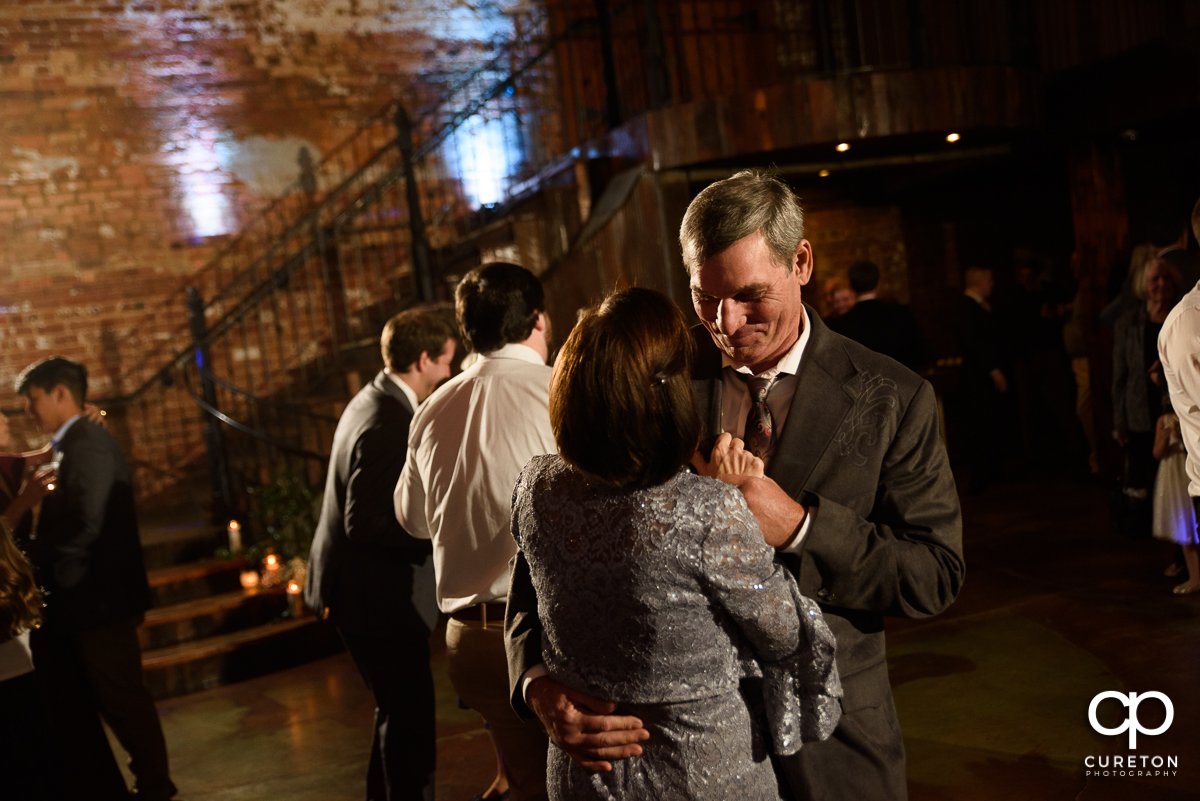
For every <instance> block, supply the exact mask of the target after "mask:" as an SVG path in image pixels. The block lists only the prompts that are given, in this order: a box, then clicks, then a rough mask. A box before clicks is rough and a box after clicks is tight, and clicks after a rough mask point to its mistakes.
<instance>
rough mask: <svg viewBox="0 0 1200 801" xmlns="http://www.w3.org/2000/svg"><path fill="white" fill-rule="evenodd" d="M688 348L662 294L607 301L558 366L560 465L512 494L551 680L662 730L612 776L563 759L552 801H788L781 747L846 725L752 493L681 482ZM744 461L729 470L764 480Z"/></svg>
mask: <svg viewBox="0 0 1200 801" xmlns="http://www.w3.org/2000/svg"><path fill="white" fill-rule="evenodd" d="M691 347H692V340H691V335H690V333H689V332H688V330H687V325H686V323H685V321H684V318H683V315H682V314H681V313H680V312H679V310H678V308H677V307H676V306H675V305H674V304H673V303H671V302H670V301H669V300H667V299H666V298H665V297H663V296H662V295H660V294H658V293H656V292H653V291H651V290H645V289H630V290H626V291H624V292H621V293H617V294H615V295H613V296H610V297H609V298H608V300H606V301H605V303H604V305H603V306H601V307H600V309H599V310H597V311H594V312H592V313H591V314H590V315H588V316H587V317H585V318H584V319H583V320H582V321H581V322H580V324H579V325H578V326H577V327H576V328H575V330H574V331H573V332H572V334H571V336H570V338H569V339H568V340H567V343H566V344H565V345H564V347H563V351H562V353H561V354H560V355H559V359H558V361H557V364H556V367H555V373H554V377H553V379H552V382H551V395H550V404H551V406H550V417H551V422H552V424H553V426H554V432H555V436H556V439H557V442H558V446H559V449H560V453H561V457H560V456H541V457H537V458H535V459H534V460H533V461H531V462H530V463H529V465H528V466H527V467H526V468H525V471H524V473H523V474H522V475H521V478H520V480H519V481H518V483H517V487H516V490H515V495H514V504H513V527H512V528H513V534H514V536H515V537H516V539H517V543H518V545H519V546H520V548H521V550H522V551H523V552H524V555H525V558H526V559H527V561H528V563H529V567H530V571H531V574H532V578H533V584H534V588H535V589H536V591H537V595H538V614H539V617H540V618H541V620H542V623H543V626H544V639H543V646H542V647H543V657H544V659H545V664H546V668H547V670H548V671H549V673H550V675H551V676H552V677H553V678H554V679H555V680H557V681H559V682H561V683H563V684H565V685H567V686H569V687H572V688H574V689H577V690H579V691H581V692H584V693H587V694H589V695H592V696H595V697H598V698H604V699H607V700H611V701H615V702H617V703H618V704H619V705H620V707H619V708H620V714H628V715H633V716H636V717H638V718H640V719H641V721H642V725H643V726H644V727H645V728H646V729H647V730H648V731H649V732H650V738H649V739H648V740H646V741H645V742H644V743H642V748H643V752H642V754H641V755H640V756H635V757H631V758H628V759H624V760H618V761H615V762H613V769H612V771H611V772H606V773H589V772H588V771H585V770H584V769H583V768H581V767H579V766H578V765H576V764H575V763H573V762H572V761H571V760H570V759H569V758H568V757H567V756H566V755H565V754H564V753H563V752H562V751H560V750H559V749H558V748H556V747H555V746H554V745H551V746H550V755H549V765H548V775H547V781H548V785H549V792H550V797H551V798H552V799H564V800H565V799H572V801H574V799H590V798H597V799H614V798H615V799H672V801H675V800H676V799H722V801H723V800H724V799H740V800H741V801H759V800H760V799H777V798H779V790H778V784H777V782H776V778H775V774H774V771H773V770H772V768H771V762H770V759H769V752H770V751H771V750H775V751H776V752H778V753H782V754H789V753H794V752H795V750H796V749H797V748H799V747H800V745H801V742H802V741H805V740H812V739H817V738H821V739H823V738H824V737H827V736H828V735H829V734H830V733H831V732H832V730H833V728H834V726H835V725H836V722H837V718H838V714H839V712H838V703H837V696H840V694H841V688H840V684H839V683H838V678H837V673H836V669H835V668H834V663H833V651H834V643H833V637H832V635H831V634H830V633H829V629H828V628H826V626H825V624H824V621H823V620H822V618H821V613H820V611H819V610H818V608H817V606H816V604H814V603H812V602H811V601H809V600H807V599H805V598H803V597H802V596H801V595H800V594H799V591H798V589H797V587H796V584H795V581H794V579H793V578H792V576H791V575H790V574H789V573H788V571H787V570H786V569H784V568H783V567H782V566H781V565H779V564H778V563H777V562H776V561H775V558H774V551H773V550H772V549H771V548H770V547H769V546H768V545H767V544H766V543H765V542H764V541H763V538H762V535H761V533H760V531H759V527H758V524H757V522H756V521H755V519H754V516H753V515H752V514H751V513H750V510H749V509H748V507H747V506H746V502H745V499H744V498H743V497H742V495H741V493H740V492H739V491H738V490H737V489H735V488H733V487H731V486H729V485H728V484H725V483H722V482H721V481H718V480H716V479H714V478H708V477H705V476H700V475H695V474H692V473H688V472H684V471H683V469H682V468H683V467H684V466H685V465H686V464H687V462H688V460H689V458H690V457H691V456H692V454H693V452H694V450H695V446H696V441H697V437H698V434H699V430H700V425H699V418H698V415H697V411H696V405H695V400H694V398H693V397H692V389H691V382H690V353H691ZM734 453H735V461H734V463H732V467H733V468H735V469H739V470H753V469H757V470H758V471H759V472H758V474H759V475H761V469H762V465H761V462H760V461H758V460H756V459H754V458H753V457H752V456H749V455H748V454H744V452H740V450H739V449H736V448H735V449H734ZM755 463H757V464H755ZM730 470H731V466H730V464H728V463H727V464H726V465H725V466H724V467H723V468H721V471H722V472H730ZM748 701H749V704H748ZM751 705H752V706H755V707H760V709H759V711H758V712H755V711H752V710H751V708H750V706H751Z"/></svg>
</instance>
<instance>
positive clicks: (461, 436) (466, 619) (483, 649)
mask: <svg viewBox="0 0 1200 801" xmlns="http://www.w3.org/2000/svg"><path fill="white" fill-rule="evenodd" d="M455 294H456V310H457V314H458V323H459V327H460V329H461V330H462V334H463V338H464V340H465V341H466V343H467V345H468V346H469V347H470V349H471V350H472V351H474V352H477V353H479V354H480V359H479V360H478V361H477V362H475V363H474V364H473V365H472V366H471V367H470V368H468V369H467V370H465V371H464V372H463V373H462V374H460V375H458V376H457V377H455V378H454V379H452V380H451V381H449V382H447V383H446V384H445V385H444V386H442V387H441V388H440V389H439V390H438V391H437V392H435V393H434V394H433V395H432V396H431V397H430V398H429V400H428V401H426V402H425V404H424V405H423V406H422V407H421V409H420V410H419V411H418V412H417V415H416V417H414V418H413V421H412V426H411V427H410V429H409V437H408V457H407V459H406V461H405V464H404V470H403V472H402V473H401V475H400V481H399V483H398V484H397V485H396V492H395V504H396V517H397V519H398V520H399V521H400V523H401V525H403V526H404V528H405V529H406V530H407V531H408V532H409V533H411V534H412V535H413V536H414V537H424V538H428V539H431V540H432V541H433V562H434V569H435V571H436V573H437V600H438V605H439V606H440V607H441V610H442V611H443V612H445V613H446V614H447V615H449V616H450V621H449V623H448V624H447V627H446V653H447V661H448V670H449V674H450V681H451V682H452V683H453V684H454V688H455V690H456V691H457V692H458V694H459V696H460V697H461V698H462V700H463V702H464V703H466V704H467V706H469V707H471V708H472V709H474V710H475V711H477V712H479V713H480V714H481V715H482V716H483V717H484V719H485V720H486V721H487V723H488V726H489V727H490V729H491V732H492V737H493V738H494V740H495V742H496V748H497V750H499V752H500V756H501V759H502V760H503V763H504V766H505V768H506V770H507V774H508V782H509V788H510V790H511V791H512V797H513V799H514V801H524V799H542V798H545V797H546V749H547V738H546V734H545V732H544V731H543V730H542V728H541V726H540V725H539V724H538V723H537V722H536V721H523V720H521V719H520V718H518V717H517V715H516V713H515V712H513V710H512V708H511V707H510V705H509V689H508V663H507V661H506V657H505V652H504V612H505V604H506V603H507V600H508V583H509V561H510V560H511V559H512V557H513V556H514V555H515V554H516V551H517V546H516V543H515V542H514V541H513V538H512V533H511V531H510V526H509V515H510V512H511V506H512V493H513V487H514V486H515V485H516V482H517V478H518V476H519V475H520V473H521V470H522V468H524V467H525V464H526V463H527V462H528V461H529V460H530V459H531V458H533V457H534V456H538V455H540V454H544V453H554V452H556V450H557V448H556V446H555V444H554V432H553V431H552V430H551V428H550V414H549V399H550V373H551V370H550V368H549V367H548V366H547V365H546V360H547V358H548V356H549V345H548V341H547V340H548V335H549V320H548V318H547V317H546V315H545V313H544V306H545V301H544V295H543V292H542V287H541V284H540V283H538V280H537V278H535V277H534V276H533V274H532V273H530V272H529V271H528V270H525V269H524V268H522V267H518V266H516V265H514V264H505V263H493V264H488V265H485V266H483V267H480V268H478V269H477V270H474V271H473V272H471V273H470V274H468V275H467V276H466V278H464V279H463V280H462V283H460V284H459V286H458V289H457V291H456V293H455Z"/></svg>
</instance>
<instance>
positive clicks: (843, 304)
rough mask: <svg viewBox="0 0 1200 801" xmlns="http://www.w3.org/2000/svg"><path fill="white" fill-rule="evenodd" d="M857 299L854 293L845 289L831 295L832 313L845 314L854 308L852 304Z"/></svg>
mask: <svg viewBox="0 0 1200 801" xmlns="http://www.w3.org/2000/svg"><path fill="white" fill-rule="evenodd" d="M856 300H857V298H855V297H854V291H853V290H851V289H847V288H845V287H843V288H841V289H839V290H838V291H837V292H834V293H833V304H832V308H833V313H834V314H838V315H841V314H845V313H846V312H848V311H850V310H851V309H853V308H854V303H855V301H856Z"/></svg>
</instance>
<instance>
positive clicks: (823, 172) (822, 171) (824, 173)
mask: <svg viewBox="0 0 1200 801" xmlns="http://www.w3.org/2000/svg"><path fill="white" fill-rule="evenodd" d="M817 175H819V176H821V177H822V178H828V177H829V170H821V171H820V172H819V173H817Z"/></svg>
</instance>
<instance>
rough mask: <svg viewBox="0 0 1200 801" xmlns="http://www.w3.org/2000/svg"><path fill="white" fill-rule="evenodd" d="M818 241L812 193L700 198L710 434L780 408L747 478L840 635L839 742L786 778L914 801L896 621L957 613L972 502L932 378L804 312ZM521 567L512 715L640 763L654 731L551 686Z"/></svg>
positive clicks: (688, 237)
mask: <svg viewBox="0 0 1200 801" xmlns="http://www.w3.org/2000/svg"><path fill="white" fill-rule="evenodd" d="M802 237H803V228H802V218H801V215H800V207H799V204H798V202H797V201H796V198H795V197H794V196H793V195H792V193H791V191H790V190H789V189H788V188H787V187H786V186H784V185H783V184H782V183H781V182H779V181H778V180H777V179H774V178H772V177H770V176H767V175H763V174H760V173H755V172H742V173H739V174H737V175H735V176H733V177H732V178H730V179H727V180H725V181H721V182H719V183H717V184H714V185H713V186H710V187H709V188H708V189H706V190H704V191H703V192H701V193H700V194H699V195H698V196H697V197H696V199H695V200H693V201H692V204H691V206H689V208H688V212H687V215H686V216H685V217H684V222H683V226H682V230H681V232H680V240H681V243H682V245H683V255H684V264H685V265H687V266H688V268H689V272H690V273H691V286H692V298H693V304H694V306H695V309H696V313H697V314H698V315H699V317H700V319H701V321H702V323H703V329H702V330H700V331H698V336H697V340H698V343H699V346H700V350H699V353H698V356H697V359H696V362H695V364H694V367H693V378H694V384H693V386H694V387H695V389H696V394H697V399H698V401H699V406H700V410H701V414H702V415H703V418H704V420H705V433H706V434H708V435H710V436H711V435H715V434H718V433H720V432H722V431H725V432H730V433H732V434H733V435H734V436H741V435H742V434H743V433H744V432H745V430H746V428H747V427H748V424H749V423H750V421H751V420H753V419H755V418H756V417H757V418H758V419H760V420H761V419H762V416H763V415H765V414H767V413H768V410H769V414H770V415H771V417H772V418H773V419H772V420H771V421H770V422H769V423H768V425H766V426H765V429H767V430H769V431H770V432H771V433H770V434H769V435H768V436H767V437H766V438H765V441H763V442H762V443H761V446H762V452H761V454H758V455H761V456H762V457H763V458H764V461H765V462H766V466H767V477H766V478H751V479H740V480H737V481H736V482H734V483H738V484H739V486H741V488H742V491H743V493H745V495H746V500H747V502H748V503H749V505H750V508H751V509H752V510H753V511H754V513H755V516H756V517H757V519H758V521H759V523H760V525H761V527H762V530H763V535H764V538H765V539H766V540H767V542H769V543H771V544H772V545H774V546H775V547H776V548H778V549H779V550H780V551H781V552H782V554H783V559H784V561H785V563H786V564H787V565H788V567H789V568H790V569H791V570H792V571H793V573H794V574H795V576H796V578H797V580H798V582H799V585H800V589H801V591H802V592H804V593H805V594H806V595H808V596H810V597H812V598H814V599H816V600H817V601H818V602H819V603H820V605H821V608H822V611H823V612H824V615H825V621H826V622H827V623H828V624H829V627H830V629H831V630H832V631H833V633H834V635H835V636H836V637H837V664H838V671H839V673H840V675H841V680H842V686H843V689H844V692H845V695H844V698H843V700H842V706H843V715H842V718H841V721H840V722H839V724H838V726H837V729H836V730H835V731H834V733H833V735H832V736H831V737H830V738H829V739H828V740H825V741H823V742H814V743H807V744H805V746H804V747H803V748H802V749H800V751H799V752H798V753H797V754H796V755H795V756H792V757H784V758H780V759H779V760H778V766H779V767H778V772H779V773H780V774H781V779H782V780H785V782H786V785H787V786H788V787H790V789H791V791H792V793H793V794H794V796H795V797H796V798H797V799H800V800H801V801H807V800H808V799H820V800H821V801H837V799H846V800H847V801H860V800H861V799H872V801H877V800H878V799H898V798H905V797H906V795H907V788H906V785H905V775H904V741H903V738H902V737H901V735H900V728H899V724H898V721H897V719H896V712H895V707H894V705H893V702H892V693H891V688H890V686H889V684H888V671H887V661H886V652H885V648H884V635H883V618H884V616H886V615H891V616H901V617H913V618H917V617H925V616H928V615H933V614H937V613H938V612H940V611H942V610H943V609H945V608H946V607H947V606H948V605H949V604H950V603H951V602H952V601H953V600H954V598H955V596H956V595H957V593H958V590H959V587H960V586H961V584H962V580H963V573H964V566H963V559H962V530H961V516H960V513H959V506H958V496H957V494H956V492H955V488H954V479H953V476H952V475H951V472H950V466H949V464H948V462H947V459H946V453H945V449H944V448H943V447H942V443H941V441H940V439H939V437H938V426H937V406H936V401H935V399H934V394H933V389H932V387H931V386H930V385H929V383H928V382H926V381H923V380H922V379H921V378H919V377H918V376H916V375H915V374H913V373H912V372H911V371H909V370H907V369H904V368H903V367H901V366H899V365H897V364H896V363H895V362H894V361H892V360H891V359H889V358H887V357H884V356H881V355H880V354H877V353H874V352H872V351H869V350H867V349H866V348H864V347H862V346H861V345H858V344H857V343H855V342H852V341H850V340H848V339H846V338H845V337H842V336H839V335H838V334H835V333H833V332H831V331H830V330H829V329H828V328H826V327H825V325H824V324H823V323H822V322H821V321H820V319H819V318H818V317H817V315H816V314H815V313H814V312H813V310H812V309H810V308H808V307H807V306H805V305H804V304H803V303H802V302H801V299H800V289H801V286H802V285H804V284H805V283H807V282H808V279H809V277H810V275H811V272H812V263H813V262H812V258H813V257H812V251H811V248H810V246H809V243H808V242H807V241H806V240H804V239H803V238H802ZM746 374H748V375H750V376H755V377H760V378H765V379H768V380H769V381H770V383H771V386H770V388H769V389H768V390H767V392H766V399H765V401H762V402H759V401H757V400H755V399H754V398H753V397H751V396H750V394H749V391H748V389H747V388H746V386H747V385H746V382H745V381H744V379H743V378H742V376H743V375H746ZM760 403H762V404H765V406H766V407H768V408H767V409H766V410H764V409H761V408H759V406H760ZM746 412H749V414H746ZM713 458H714V459H716V458H718V456H717V455H716V454H714V457H713ZM516 562H517V563H516V565H515V566H514V572H513V587H512V590H511V591H510V594H509V603H508V615H507V618H506V621H505V623H506V633H507V635H508V638H509V656H510V678H511V679H512V685H513V686H512V690H513V705H514V708H516V709H517V711H518V712H519V713H523V714H525V715H530V714H537V716H538V717H539V718H541V719H542V721H543V723H545V724H546V726H547V728H548V729H549V731H550V733H551V736H552V737H553V738H554V740H555V742H556V743H557V744H559V746H560V747H562V748H563V749H564V750H565V751H566V752H567V753H568V754H569V755H570V756H571V757H572V758H573V759H575V760H576V761H577V762H579V763H580V764H581V765H583V766H585V767H589V768H591V769H593V770H603V769H605V768H606V767H608V765H609V760H612V759H620V758H625V757H629V756H633V755H636V754H638V753H640V746H638V745H637V741H639V740H641V739H645V738H646V737H647V736H648V734H647V732H646V731H645V730H644V729H642V728H641V723H640V721H638V720H637V719H636V718H631V717H627V716H622V715H615V714H613V713H614V712H615V711H616V708H615V705H614V704H612V703H609V702H606V701H604V700H603V699H593V698H589V697H587V696H586V695H583V694H581V693H578V692H576V691H574V690H570V689H568V688H563V687H562V686H561V685H558V684H557V683H556V682H554V681H553V680H552V679H550V678H549V677H547V676H544V675H543V676H539V675H538V672H539V670H538V668H537V667H536V665H537V663H538V662H540V660H541V654H540V651H541V627H540V623H539V621H538V620H537V606H536V597H535V595H534V593H533V591H532V587H531V585H530V584H529V578H528V576H529V571H528V566H527V565H525V564H524V561H523V559H522V558H521V556H520V554H518V556H517V560H516Z"/></svg>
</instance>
